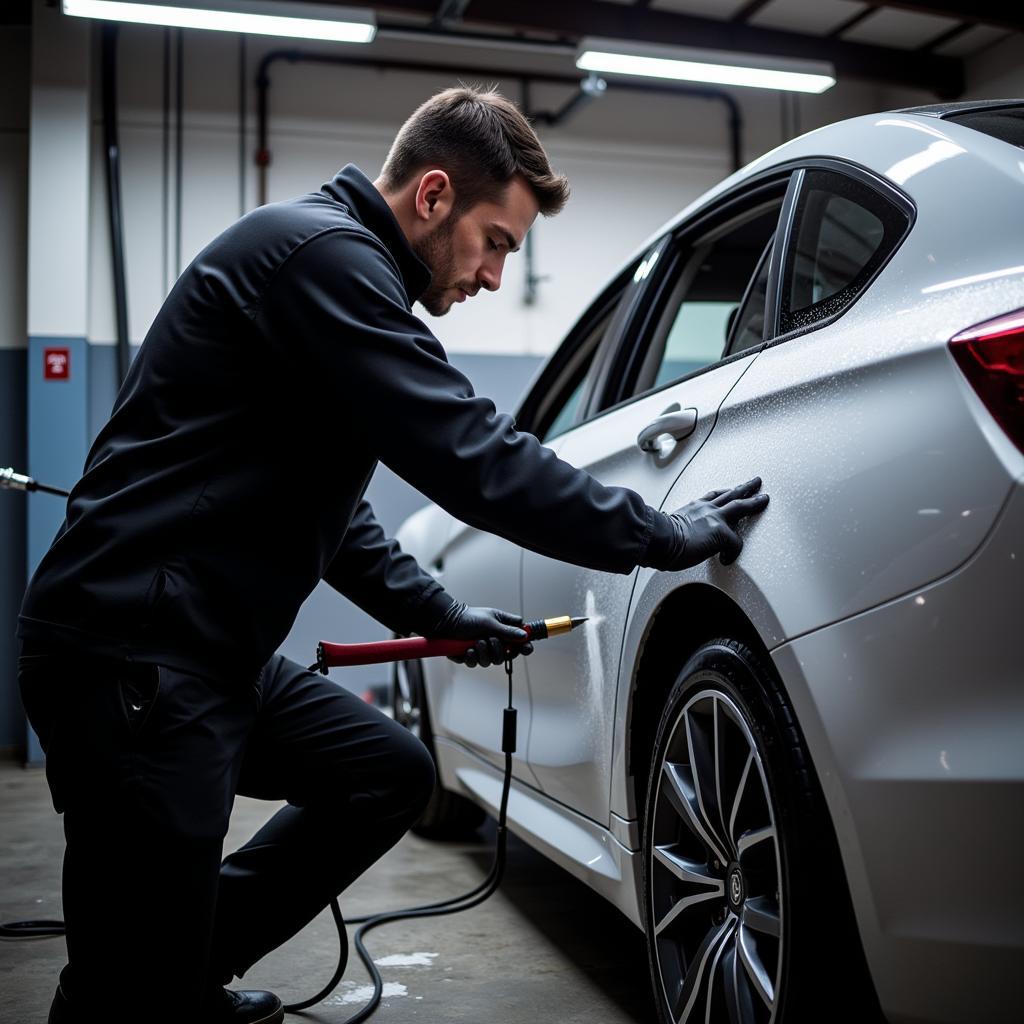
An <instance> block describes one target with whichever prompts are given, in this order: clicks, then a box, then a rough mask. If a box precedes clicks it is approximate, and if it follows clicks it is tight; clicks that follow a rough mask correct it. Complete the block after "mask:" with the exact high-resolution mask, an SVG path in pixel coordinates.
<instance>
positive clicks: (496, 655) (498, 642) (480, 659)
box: [431, 601, 533, 668]
mask: <svg viewBox="0 0 1024 1024" xmlns="http://www.w3.org/2000/svg"><path fill="white" fill-rule="evenodd" d="M522 624H523V617H522V616H521V615H514V614H513V613H512V612H503V611H501V609H499V608H469V607H467V606H466V605H465V604H464V603H463V602H462V601H456V602H455V604H453V605H452V606H451V608H449V609H448V611H447V612H445V613H444V615H443V616H442V617H441V620H440V622H438V623H437V625H436V626H435V627H434V628H433V629H432V630H431V635H432V636H435V637H445V638H447V639H451V640H476V643H475V644H474V645H473V646H472V647H470V648H469V650H468V651H466V653H465V654H453V655H450V656H449V657H450V660H451V661H455V662H458V663H459V664H460V665H468V666H469V667H470V668H475V667H476V666H477V665H479V666H480V667H481V668H487V667H488V666H490V665H500V664H502V662H504V661H505V659H506V658H515V657H517V656H518V655H520V654H532V653H533V644H531V643H523V642H522V641H523V639H524V638H525V636H526V630H525V629H520V628H518V627H521V626H522Z"/></svg>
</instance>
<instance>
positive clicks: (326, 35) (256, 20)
mask: <svg viewBox="0 0 1024 1024" xmlns="http://www.w3.org/2000/svg"><path fill="white" fill-rule="evenodd" d="M61 9H62V10H63V11H64V13H65V14H71V15H75V16H76V17H79V18H99V19H102V20H104V21H127V22H132V23H135V24H139V25H169V26H171V27H173V28H203V29H213V30H216V31H221V32H245V33H251V34H253V35H262V36H284V37H287V38H291V39H330V40H333V41H335V42H341V43H369V42H371V41H372V39H373V37H374V35H375V34H376V32H377V22H376V17H375V15H374V13H373V11H372V10H369V9H366V8H356V7H330V6H326V5H322V4H305V3H273V2H269V3H268V2H265V0H210V2H208V3H204V0H191V2H189V0H185V2H182V0H163V2H162V3H158V4H154V3H136V2H132V0H61Z"/></svg>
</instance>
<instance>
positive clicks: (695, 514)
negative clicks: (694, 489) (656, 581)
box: [657, 476, 768, 572]
mask: <svg viewBox="0 0 1024 1024" xmlns="http://www.w3.org/2000/svg"><path fill="white" fill-rule="evenodd" d="M760 489H761V478H760V477H759V476H755V477H754V479H753V480H748V481H747V482H746V483H745V484H740V485H739V486H738V487H730V488H726V489H724V490H721V491H709V492H708V493H707V494H705V495H704V497H702V498H698V499H697V500H696V501H691V502H690V503H689V504H687V505H684V506H683V507H682V508H680V509H678V510H677V511H675V512H673V513H672V514H671V515H670V516H669V519H671V520H672V523H673V525H674V527H675V533H676V545H675V550H674V551H673V553H672V555H671V556H670V558H669V560H668V561H669V564H667V565H659V566H657V568H659V569H664V570H668V571H670V572H678V571H679V570H680V569H689V568H690V567H692V566H694V565H699V564H700V563H701V562H703V561H704V560H705V559H706V558H710V557H711V556H712V555H715V554H717V555H718V556H719V561H720V562H721V563H722V565H730V564H731V563H732V562H735V561H736V559H737V557H738V556H739V553H740V551H741V550H742V549H743V540H742V538H741V537H740V536H739V534H738V533H737V532H736V527H737V526H738V525H739V523H740V520H742V519H745V518H746V517H747V516H752V515H757V514H758V513H759V512H763V511H764V509H765V507H766V506H767V505H768V495H767V494H758V493H757V491H759V490H760Z"/></svg>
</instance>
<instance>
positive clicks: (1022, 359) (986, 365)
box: [949, 309, 1024, 452]
mask: <svg viewBox="0 0 1024 1024" xmlns="http://www.w3.org/2000/svg"><path fill="white" fill-rule="evenodd" d="M949 350H950V351H951V352H952V353H953V358H954V359H955V360H956V362H957V365H958V366H959V367H960V369H961V370H963V372H964V376H965V377H966V378H967V379H968V381H970V383H971V387H973V388H974V390H975V391H977V392H978V397H979V398H980V399H981V400H982V401H983V402H984V403H985V408H987V409H988V411H989V412H990V413H992V416H993V417H994V418H995V420H996V422H997V423H998V424H999V425H1000V426H1001V427H1002V428H1003V430H1005V431H1006V433H1007V434H1008V435H1009V437H1010V440H1011V441H1013V443H1014V444H1015V445H1016V446H1017V447H1018V448H1019V449H1020V450H1021V451H1022V452H1024V309H1022V310H1017V312H1016V313H1007V314H1006V315H1005V316H1000V317H996V319H995V320H987V321H986V322H985V323H983V324H978V325H977V326H976V327H971V328H969V329H968V330H966V331H961V332H960V333H959V334H958V335H957V336H956V337H955V338H953V340H952V341H950V343H949Z"/></svg>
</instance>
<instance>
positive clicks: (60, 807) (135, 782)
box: [18, 652, 434, 1024]
mask: <svg viewBox="0 0 1024 1024" xmlns="http://www.w3.org/2000/svg"><path fill="white" fill-rule="evenodd" d="M18 681H19V685H20V688H21V693H22V699H23V702H24V704H25V708H26V712H27V714H28V718H29V721H30V722H31V723H32V727H33V728H34V729H35V730H36V732H37V734H38V735H39V738H40V742H41V744H42V746H43V749H44V750H45V751H46V754H47V762H46V774H47V781H48V783H49V786H50V792H51V795H52V797H53V802H54V807H55V809H56V810H57V811H58V813H61V812H63V815H64V835H65V839H66V843H67V846H66V851H65V855H64V872H63V898H64V918H65V922H66V925H67V948H68V966H67V967H66V968H65V969H64V971H62V973H61V978H62V987H64V989H65V991H66V992H67V993H68V996H69V998H70V1000H71V1003H72V1006H73V1007H75V1008H76V1009H80V1010H81V1012H82V1019H86V1016H88V1017H90V1018H93V1017H95V1019H99V1020H104V1021H116V1022H119V1024H120V1022H121V1021H125V1022H127V1021H132V1022H137V1021H139V1020H140V1019H143V1017H144V1018H145V1019H146V1020H149V1021H154V1022H155V1021H164V1020H167V1021H170V1020H197V1019H199V1017H198V1014H199V1008H200V1007H201V1005H202V1000H203V998H204V993H205V992H206V991H207V990H208V989H209V987H210V986H211V985H213V984H226V983H227V982H228V981H230V979H231V978H232V977H233V976H235V975H237V976H239V977H241V976H242V975H243V974H244V972H245V971H246V970H247V969H248V968H249V967H251V966H252V964H254V963H255V962H256V961H257V960H259V959H260V958H261V957H262V956H264V955H265V954H266V953H268V952H269V951H270V950H272V949H275V948H276V947H277V946H279V945H280V944H281V943H283V942H284V941H285V940H287V939H288V938H290V937H291V936H292V935H294V934H295V933H296V932H297V931H299V930H300V929H301V928H302V927H303V926H304V925H305V924H306V923H307V922H308V921H310V920H311V919H312V918H313V917H315V916H316V915H317V914H318V913H319V912H320V911H321V910H322V909H323V908H324V907H325V906H326V905H327V904H328V902H329V901H330V899H331V897H332V896H335V895H337V894H338V893H340V892H341V891H342V890H343V889H345V887H346V886H348V885H349V884H350V883H351V882H352V881H353V880H354V879H356V878H357V877H358V876H359V875H360V874H361V873H362V872H363V871H365V870H366V868H368V867H369V866H370V865H371V864H372V863H373V862H374V861H375V860H377V859H378V858H379V857H380V856H381V855H382V854H383V853H384V852H385V851H387V850H388V849H389V848H390V847H391V846H393V845H394V844H395V843H396V842H397V841H398V840H399V838H401V836H402V835H403V834H404V833H405V831H406V830H407V829H408V828H409V827H410V825H412V824H413V823H415V821H416V819H417V818H418V817H419V815H420V814H421V813H422V810H423V808H424V807H425V806H426V802H427V800H428V799H429V796H430V793H431V791H432V788H433V785H434V768H433V763H432V761H431V759H430V755H429V754H428V753H427V751H426V749H425V748H424V747H423V745H422V744H421V743H420V742H419V740H417V739H416V738H415V737H414V736H412V735H411V734H410V733H408V732H407V731H406V730H404V729H403V728H401V727H400V726H397V725H395V723H394V722H392V721H391V719H389V718H388V717H387V716H386V715H384V714H382V713H381V712H380V711H378V710H377V709H375V708H373V707H371V706H369V705H368V704H366V703H364V702H363V701H361V700H360V699H359V698H357V697H355V696H353V695H352V694H351V693H349V692H348V691H346V690H344V689H343V688H342V687H340V686H338V685H337V684H335V683H333V682H331V681H329V680H328V679H325V678H323V677H322V676H319V675H316V674H314V673H311V672H308V671H306V670H305V669H303V668H301V667H300V666H299V665H296V664H295V663H293V662H290V661H288V660H286V659H284V658H281V657H275V658H273V659H272V660H271V661H270V662H269V663H268V664H267V666H266V667H265V669H264V671H263V674H262V676H261V679H260V681H259V683H258V684H256V685H255V686H252V687H247V688H246V689H245V690H244V692H229V691H225V690H224V689H223V688H217V687H215V686H213V685H212V684H211V683H209V682H208V681H206V680H204V679H203V678H201V677H199V676H196V675H190V674H187V673H184V672H180V671H177V670H174V669H169V668H165V667H163V666H160V667H157V666H139V665H135V666H126V665H123V664H121V663H117V662H100V661H95V660H93V661H88V660H85V659H82V660H74V661H69V660H67V659H62V660H58V659H55V658H54V657H52V656H38V655H35V656H33V655H32V654H31V653H30V652H25V653H24V654H23V657H22V658H21V660H20V662H19V672H18ZM236 793H241V794H243V795H245V796H252V797H259V798H262V799H265V800H286V801H287V806H285V807H283V808H281V809H280V810H278V811H277V813H276V814H274V815H273V817H271V818H270V820H269V821H267V823H266V824H265V825H264V826H263V827H262V828H261V829H260V830H259V831H258V832H257V833H256V834H255V835H254V836H253V837H252V838H251V839H250V840H249V842H247V843H246V844H245V845H244V846H243V847H241V848H240V849H239V850H236V851H235V852H234V853H232V854H230V855H229V856H227V857H226V858H224V860H223V861H222V860H221V857H222V845H223V839H224V835H225V833H226V831H227V826H228V817H229V815H230V812H231V806H232V802H233V800H234V796H235V794H236ZM140 1007H144V1008H145V1011H144V1014H143V1016H140ZM76 1015H77V1014H76Z"/></svg>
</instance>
